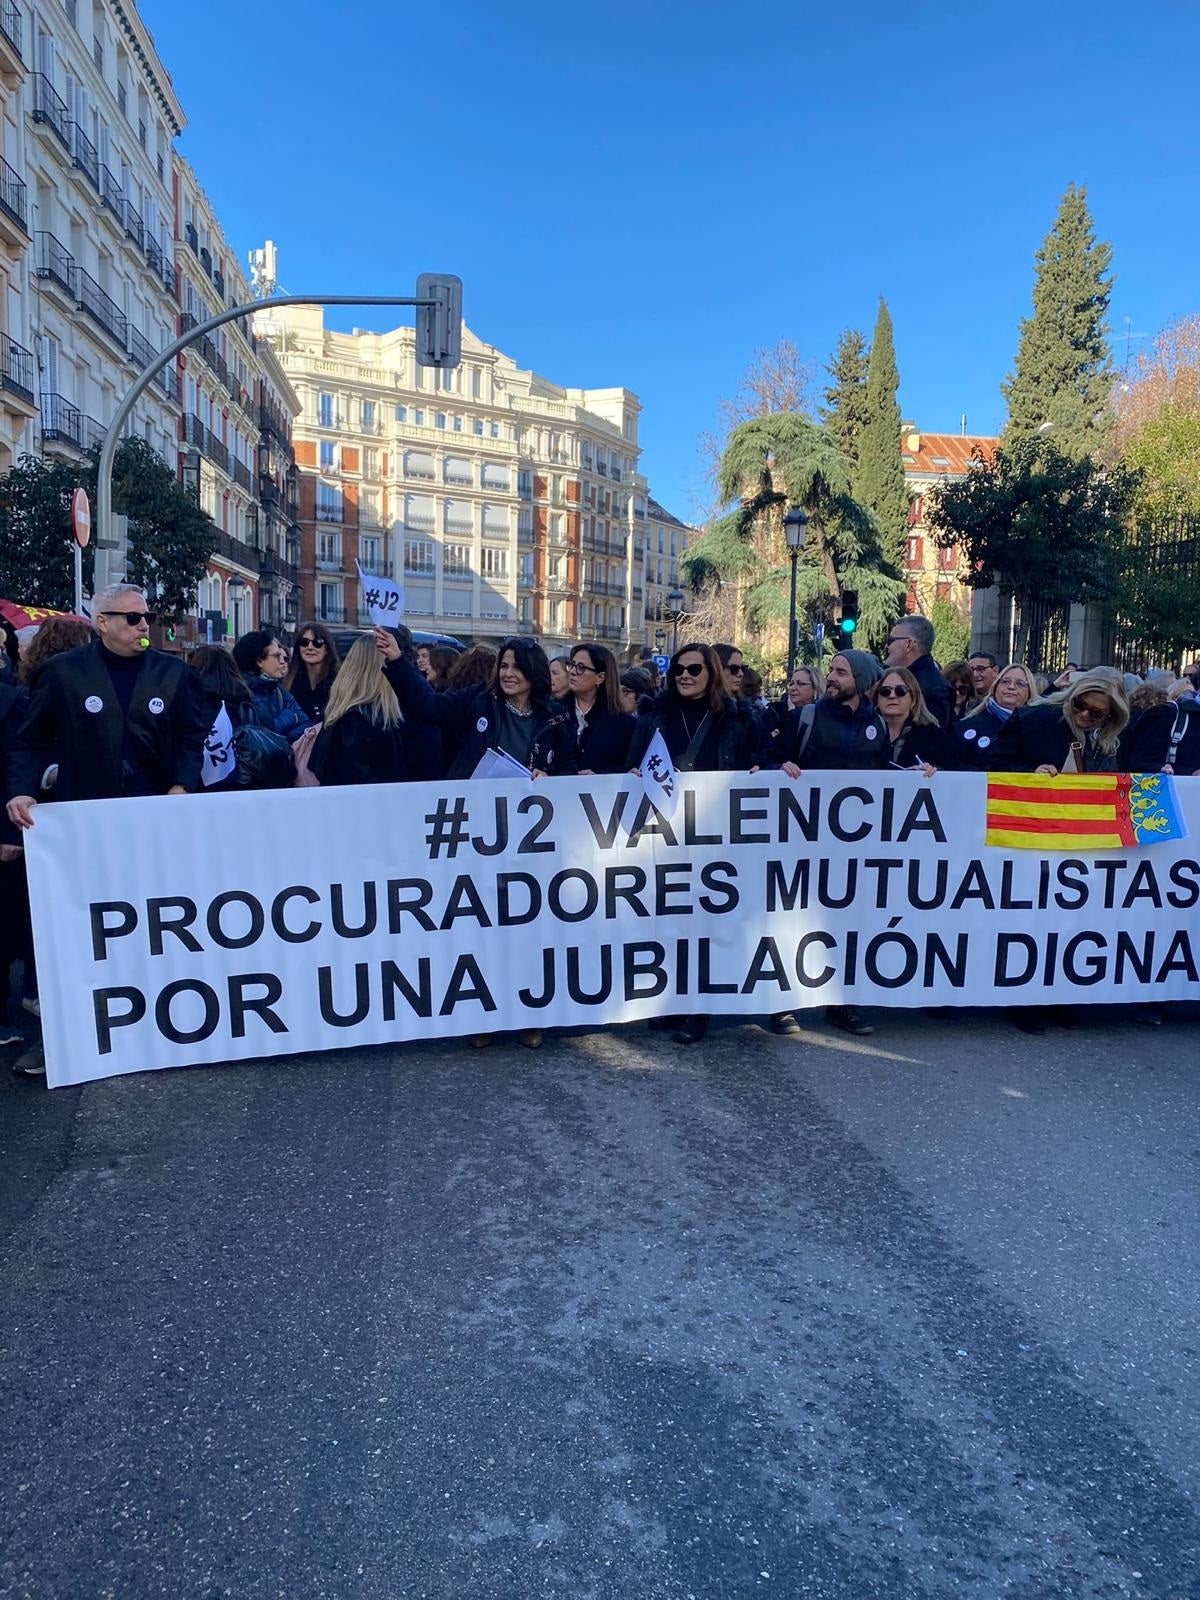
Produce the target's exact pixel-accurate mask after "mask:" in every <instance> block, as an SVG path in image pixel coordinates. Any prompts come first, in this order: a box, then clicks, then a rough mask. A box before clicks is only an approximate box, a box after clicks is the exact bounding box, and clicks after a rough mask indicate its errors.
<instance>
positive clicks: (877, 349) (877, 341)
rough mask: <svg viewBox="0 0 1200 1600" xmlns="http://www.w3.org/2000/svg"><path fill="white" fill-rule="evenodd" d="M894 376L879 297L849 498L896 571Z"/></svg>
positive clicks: (904, 502) (901, 516)
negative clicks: (869, 519) (871, 520)
mask: <svg viewBox="0 0 1200 1600" xmlns="http://www.w3.org/2000/svg"><path fill="white" fill-rule="evenodd" d="M899 387H900V374H899V372H898V371H897V370H896V350H895V346H894V344H893V343H892V319H891V317H890V315H889V314H888V308H887V303H886V301H885V300H884V299H883V298H882V297H880V301H879V315H878V316H877V317H876V319H875V335H874V338H873V339H872V340H871V359H870V363H869V366H868V369H867V392H866V420H865V422H864V423H863V427H862V431H861V433H860V435H859V440H858V466H857V468H856V469H855V474H854V498H855V499H856V500H857V501H858V503H859V505H860V506H864V507H865V508H866V509H867V510H868V511H870V512H871V513H872V514H873V516H874V517H875V521H876V523H877V525H878V528H879V546H880V551H881V553H882V555H883V558H884V560H885V561H886V562H887V564H888V567H889V568H890V570H891V571H892V572H899V571H900V568H901V558H902V556H903V553H904V539H905V535H906V533H907V531H908V490H907V488H906V486H905V482H904V460H903V457H902V454H901V447H900V407H899V405H898V404H897V402H896V391H897V389H899Z"/></svg>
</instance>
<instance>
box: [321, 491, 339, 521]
mask: <svg viewBox="0 0 1200 1600" xmlns="http://www.w3.org/2000/svg"><path fill="white" fill-rule="evenodd" d="M317 521H318V522H341V521H342V491H341V489H339V488H338V487H337V486H336V485H335V484H332V483H318V485H317Z"/></svg>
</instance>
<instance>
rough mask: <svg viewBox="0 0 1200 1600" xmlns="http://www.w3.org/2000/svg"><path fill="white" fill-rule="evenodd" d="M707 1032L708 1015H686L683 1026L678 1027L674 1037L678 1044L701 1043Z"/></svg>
mask: <svg viewBox="0 0 1200 1600" xmlns="http://www.w3.org/2000/svg"><path fill="white" fill-rule="evenodd" d="M707 1032H708V1018H707V1017H684V1019H683V1023H682V1026H680V1027H678V1028H676V1030H675V1033H674V1035H673V1038H674V1040H675V1043H676V1044H699V1043H700V1041H701V1039H703V1037H704V1035H705V1034H706V1033H707Z"/></svg>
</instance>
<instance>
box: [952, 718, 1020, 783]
mask: <svg viewBox="0 0 1200 1600" xmlns="http://www.w3.org/2000/svg"><path fill="white" fill-rule="evenodd" d="M1008 720H1011V719H1005V718H1004V717H998V716H997V715H996V714H995V712H994V711H989V710H988V708H987V702H986V701H984V703H983V705H982V706H980V708H979V710H978V711H972V713H971V715H970V716H969V717H962V718H960V720H959V721H958V722H956V723H954V725H953V727H952V728H951V730H950V731H951V733H952V734H953V736H954V739H955V742H956V743H957V745H958V747H959V748H958V765H959V766H960V767H961V768H962V769H963V770H964V771H966V772H982V771H983V770H984V769H985V768H986V767H987V761H988V754H987V753H988V751H989V750H990V749H991V748H992V746H993V745H994V744H995V742H996V740H997V739H998V738H999V737H1000V732H1001V729H1003V728H1005V727H1006V726H1007V724H1008Z"/></svg>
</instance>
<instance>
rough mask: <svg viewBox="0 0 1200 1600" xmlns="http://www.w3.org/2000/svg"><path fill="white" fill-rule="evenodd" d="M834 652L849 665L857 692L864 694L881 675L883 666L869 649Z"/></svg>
mask: <svg viewBox="0 0 1200 1600" xmlns="http://www.w3.org/2000/svg"><path fill="white" fill-rule="evenodd" d="M834 654H835V655H839V656H841V658H842V660H843V661H845V662H846V663H847V664H848V665H849V668H850V671H851V672H852V673H853V674H854V686H855V688H856V689H857V690H858V692H859V694H866V692H867V690H868V689H870V688H871V687H872V685H874V684H876V683H878V682H879V680H880V678H882V677H883V668H882V667H881V666H880V665H879V662H878V661H876V659H875V657H874V656H873V655H872V654H871V652H870V651H869V650H836V651H834Z"/></svg>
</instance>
